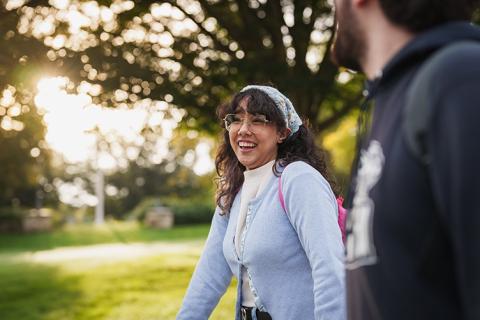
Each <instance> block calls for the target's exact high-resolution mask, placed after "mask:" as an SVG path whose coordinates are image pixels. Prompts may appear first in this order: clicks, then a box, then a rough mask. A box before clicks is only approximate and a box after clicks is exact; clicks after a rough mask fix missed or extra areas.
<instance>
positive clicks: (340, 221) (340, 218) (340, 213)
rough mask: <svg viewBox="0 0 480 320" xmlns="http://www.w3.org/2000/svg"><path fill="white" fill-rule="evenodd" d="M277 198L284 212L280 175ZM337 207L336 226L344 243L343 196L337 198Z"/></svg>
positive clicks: (345, 215) (345, 214)
mask: <svg viewBox="0 0 480 320" xmlns="http://www.w3.org/2000/svg"><path fill="white" fill-rule="evenodd" d="M278 198H279V199H280V205H281V206H282V208H283V211H285V213H286V212H287V208H286V207H285V199H284V198H283V192H282V176H280V177H279V178H278ZM337 207H338V226H339V227H340V231H341V232H342V240H343V243H345V240H346V231H345V228H346V222H347V209H345V208H344V207H343V198H342V197H338V198H337Z"/></svg>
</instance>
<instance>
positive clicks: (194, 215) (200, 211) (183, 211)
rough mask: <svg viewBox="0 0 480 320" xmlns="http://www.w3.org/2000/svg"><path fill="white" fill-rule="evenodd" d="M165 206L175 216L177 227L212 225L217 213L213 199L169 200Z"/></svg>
mask: <svg viewBox="0 0 480 320" xmlns="http://www.w3.org/2000/svg"><path fill="white" fill-rule="evenodd" d="M165 204H166V205H167V206H168V207H169V208H171V209H172V211H173V214H174V215H175V225H184V224H201V223H210V222H211V221H212V217H213V213H214V211H215V205H214V203H213V199H211V200H210V199H209V200H205V199H198V198H192V199H178V198H177V199H167V200H166V201H165Z"/></svg>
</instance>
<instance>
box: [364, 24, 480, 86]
mask: <svg viewBox="0 0 480 320" xmlns="http://www.w3.org/2000/svg"><path fill="white" fill-rule="evenodd" d="M465 40H470V41H478V42H480V27H478V26H475V25H473V24H471V23H469V22H466V21H461V22H450V23H446V24H442V25H440V26H438V27H435V28H433V29H429V30H427V31H425V32H423V33H419V34H418V35H416V36H415V37H414V38H413V39H412V40H411V41H410V42H409V43H407V44H406V45H405V46H404V47H403V48H402V49H401V50H400V51H399V52H398V53H397V54H396V55H394V56H393V58H392V59H391V60H390V61H389V62H388V63H387V64H386V65H385V67H384V68H383V70H382V72H381V75H380V76H379V77H377V78H375V79H373V80H371V81H368V83H367V86H368V87H369V88H370V87H372V86H374V87H377V86H382V85H385V84H386V83H388V82H390V81H391V80H392V79H395V78H396V77H397V76H399V75H402V74H403V71H404V70H405V69H406V68H408V67H409V66H411V65H415V64H418V63H419V62H420V61H423V60H425V59H426V58H428V57H429V56H430V55H431V54H432V53H433V52H435V51H437V50H438V49H440V48H442V47H444V46H445V45H448V44H450V43H452V42H456V41H465ZM369 91H370V90H369Z"/></svg>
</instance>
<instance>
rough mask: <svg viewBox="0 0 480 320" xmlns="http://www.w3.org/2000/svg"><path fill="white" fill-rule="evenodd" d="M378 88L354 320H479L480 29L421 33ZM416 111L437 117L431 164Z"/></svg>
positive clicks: (352, 284) (362, 185)
mask: <svg viewBox="0 0 480 320" xmlns="http://www.w3.org/2000/svg"><path fill="white" fill-rule="evenodd" d="M425 66H427V67H425ZM422 68H423V71H421V72H419V70H422ZM419 74H422V76H421V79H420V80H419V78H416V76H418V75H419ZM412 88H415V89H418V88H420V90H413V89H412ZM369 91H370V95H371V96H372V102H373V113H372V125H371V128H370V130H369V131H368V133H367V134H366V135H365V138H364V139H363V142H362V150H361V152H360V157H359V162H358V166H357V171H356V175H355V176H356V179H355V183H354V188H353V190H354V197H353V207H352V209H351V210H350V212H349V217H348V222H347V229H348V230H349V234H348V237H347V245H346V246H347V269H348V272H347V289H348V294H347V300H348V301H347V302H348V314H349V319H355V320H356V319H363V320H379V319H383V320H396V319H398V320H413V319H421V320H430V319H432V320H440V319H451V320H459V319H469V320H474V319H475V320H479V319H480V28H478V27H474V26H473V25H471V24H469V23H467V22H455V23H449V24H444V25H442V26H439V27H436V28H434V29H430V30H429V31H427V32H424V33H422V34H419V35H417V36H416V37H415V38H414V39H413V40H412V41H411V42H410V43H408V44H407V45H406V46H405V47H404V48H403V49H402V50H401V51H400V52H399V53H398V54H397V55H395V56H394V57H393V59H392V60H391V61H390V62H389V63H388V64H387V65H386V66H385V68H384V70H383V73H382V75H381V76H379V78H377V79H375V80H373V81H371V82H370V83H369ZM407 106H409V107H408V108H409V110H408V111H407V110H406V107H407ZM416 110H418V116H419V117H422V116H421V115H422V114H424V113H425V112H426V111H425V110H428V112H427V113H430V116H429V117H428V121H427V122H426V124H425V125H424V126H425V128H423V129H424V130H423V131H421V132H420V133H419V134H418V138H419V139H420V138H421V144H423V145H422V149H425V150H424V151H425V154H426V155H427V156H426V157H425V159H422V158H421V157H420V156H418V155H415V153H414V152H412V149H411V148H410V147H409V145H408V144H407V139H406V131H407V129H406V128H407V127H408V124H410V123H412V122H415V121H416V120H415V119H416V112H417V111H416ZM405 119H408V120H407V121H405Z"/></svg>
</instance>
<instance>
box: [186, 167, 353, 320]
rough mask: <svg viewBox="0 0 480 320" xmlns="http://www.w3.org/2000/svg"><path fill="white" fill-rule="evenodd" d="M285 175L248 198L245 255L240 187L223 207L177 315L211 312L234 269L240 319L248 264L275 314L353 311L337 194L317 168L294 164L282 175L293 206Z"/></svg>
mask: <svg viewBox="0 0 480 320" xmlns="http://www.w3.org/2000/svg"><path fill="white" fill-rule="evenodd" d="M278 179H279V178H278V177H276V176H273V175H272V178H271V179H270V181H269V182H268V183H267V185H266V187H265V189H264V190H263V191H262V192H261V194H260V195H259V196H258V197H257V198H255V199H253V200H251V201H250V202H249V206H248V211H247V218H246V227H245V228H246V229H245V233H244V237H243V239H242V245H243V250H242V256H241V257H238V256H237V254H236V251H235V245H234V236H235V230H236V224H237V217H238V211H239V208H240V192H239V193H238V194H237V196H236V197H235V200H234V202H233V205H232V208H231V210H230V214H229V215H223V216H222V215H220V214H219V213H220V210H219V209H218V208H217V210H216V211H215V214H214V217H213V221H212V226H211V229H210V233H209V235H208V238H207V241H206V244H205V249H204V251H203V253H202V256H201V257H200V261H199V262H198V264H197V266H196V268H195V271H194V273H193V276H192V279H191V281H190V285H189V287H188V290H187V293H186V295H185V298H184V300H183V304H182V307H181V309H180V311H179V313H178V315H177V320H187V319H188V320H197V319H198V320H203V319H208V317H209V316H210V314H211V312H212V310H213V309H214V308H215V306H216V305H217V303H218V301H219V300H220V298H221V296H222V295H223V294H224V293H225V291H226V289H227V287H228V285H229V283H230V281H231V278H232V275H235V277H237V279H239V283H238V288H237V306H236V311H235V319H239V317H240V312H239V309H240V302H241V287H242V284H241V281H242V280H241V276H240V268H241V264H243V265H245V266H246V267H247V270H248V274H249V276H250V280H251V283H250V284H251V287H252V291H253V293H254V296H255V303H256V305H257V307H258V308H259V309H260V310H264V311H267V312H269V313H270V315H271V316H272V319H273V320H287V319H288V320H292V319H301V320H309V319H317V320H318V319H324V320H343V319H345V318H346V311H345V273H344V266H343V258H344V248H343V244H342V236H341V233H340V229H339V227H338V224H337V202H336V200H335V196H334V194H333V192H332V190H331V189H330V186H329V184H328V182H327V181H326V180H325V179H324V178H323V177H322V175H321V174H320V173H319V172H318V171H316V170H315V169H314V168H313V167H311V166H310V165H308V164H306V163H305V162H300V161H299V162H294V163H291V164H289V165H288V166H287V167H286V168H285V170H284V171H283V173H282V180H281V183H282V192H283V195H284V198H285V205H286V209H287V210H286V211H287V212H288V213H286V212H285V211H284V210H283V208H282V206H281V204H280V200H279V195H278Z"/></svg>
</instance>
